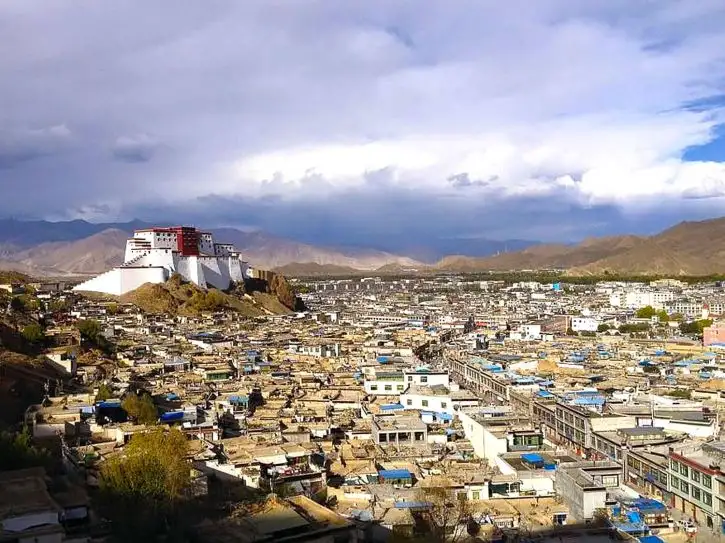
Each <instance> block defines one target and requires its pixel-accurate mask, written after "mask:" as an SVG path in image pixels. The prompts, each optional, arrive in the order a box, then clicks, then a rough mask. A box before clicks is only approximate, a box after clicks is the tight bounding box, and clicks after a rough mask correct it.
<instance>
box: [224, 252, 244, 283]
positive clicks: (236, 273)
mask: <svg viewBox="0 0 725 543" xmlns="http://www.w3.org/2000/svg"><path fill="white" fill-rule="evenodd" d="M224 261H225V263H226V265H227V266H228V267H229V278H230V279H231V280H232V281H244V269H243V267H242V261H241V260H240V259H239V258H238V257H233V256H230V257H228V258H225V259H224Z"/></svg>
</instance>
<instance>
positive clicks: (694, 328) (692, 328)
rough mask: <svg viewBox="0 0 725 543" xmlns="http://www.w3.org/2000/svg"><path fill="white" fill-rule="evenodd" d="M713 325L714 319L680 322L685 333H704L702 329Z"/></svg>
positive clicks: (681, 329)
mask: <svg viewBox="0 0 725 543" xmlns="http://www.w3.org/2000/svg"><path fill="white" fill-rule="evenodd" d="M710 325H712V320H710V319H701V320H698V321H691V322H683V323H681V324H680V332H682V333H683V334H699V335H701V334H702V331H703V330H704V329H705V328H707V327H708V326H710Z"/></svg>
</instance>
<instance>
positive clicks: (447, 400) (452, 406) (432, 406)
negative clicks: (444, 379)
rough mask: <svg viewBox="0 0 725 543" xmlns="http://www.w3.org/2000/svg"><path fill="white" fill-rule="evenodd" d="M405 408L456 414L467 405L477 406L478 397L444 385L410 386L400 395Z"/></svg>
mask: <svg viewBox="0 0 725 543" xmlns="http://www.w3.org/2000/svg"><path fill="white" fill-rule="evenodd" d="M400 404H401V405H402V406H403V408H404V409H419V410H421V411H432V412H433V413H446V414H448V415H455V413H456V412H457V411H459V410H460V409H463V408H467V407H477V406H478V398H476V396H475V395H474V394H473V393H471V392H469V391H466V390H449V389H448V388H446V387H444V386H442V385H434V386H410V387H408V389H407V390H406V391H405V392H404V393H402V394H401V395H400Z"/></svg>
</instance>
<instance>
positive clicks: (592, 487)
mask: <svg viewBox="0 0 725 543" xmlns="http://www.w3.org/2000/svg"><path fill="white" fill-rule="evenodd" d="M621 479H622V468H621V466H620V465H619V464H617V463H616V462H606V461H605V462H571V463H564V464H561V465H560V466H559V468H558V469H557V470H556V488H557V491H558V492H559V494H560V495H561V497H562V499H563V500H564V503H565V504H566V505H568V506H569V511H570V513H571V517H572V518H574V519H575V520H577V521H579V522H586V521H590V520H592V519H594V517H595V515H596V513H597V512H598V511H604V510H605V509H606V503H607V490H608V489H613V488H617V487H618V486H619V484H620V482H621Z"/></svg>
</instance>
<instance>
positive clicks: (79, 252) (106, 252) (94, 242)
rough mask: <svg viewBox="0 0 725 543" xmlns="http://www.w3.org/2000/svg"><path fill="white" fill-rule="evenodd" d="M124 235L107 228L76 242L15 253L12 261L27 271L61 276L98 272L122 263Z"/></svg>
mask: <svg viewBox="0 0 725 543" xmlns="http://www.w3.org/2000/svg"><path fill="white" fill-rule="evenodd" d="M126 239H128V234H127V233H126V232H124V231H122V230H117V229H110V230H104V231H103V232H99V233H97V234H93V235H92V236H89V237H87V238H82V239H80V240H77V241H56V242H48V243H41V244H40V245H36V246H34V247H31V248H29V249H24V250H22V251H18V252H16V253H14V255H13V257H12V258H13V261H14V262H16V263H17V264H20V265H22V266H25V267H26V268H27V269H40V270H48V271H55V272H60V273H63V274H85V273H94V274H95V273H102V272H104V271H106V270H108V269H110V268H112V267H114V266H117V265H118V264H120V263H121V262H123V253H124V250H125V246H126Z"/></svg>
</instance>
